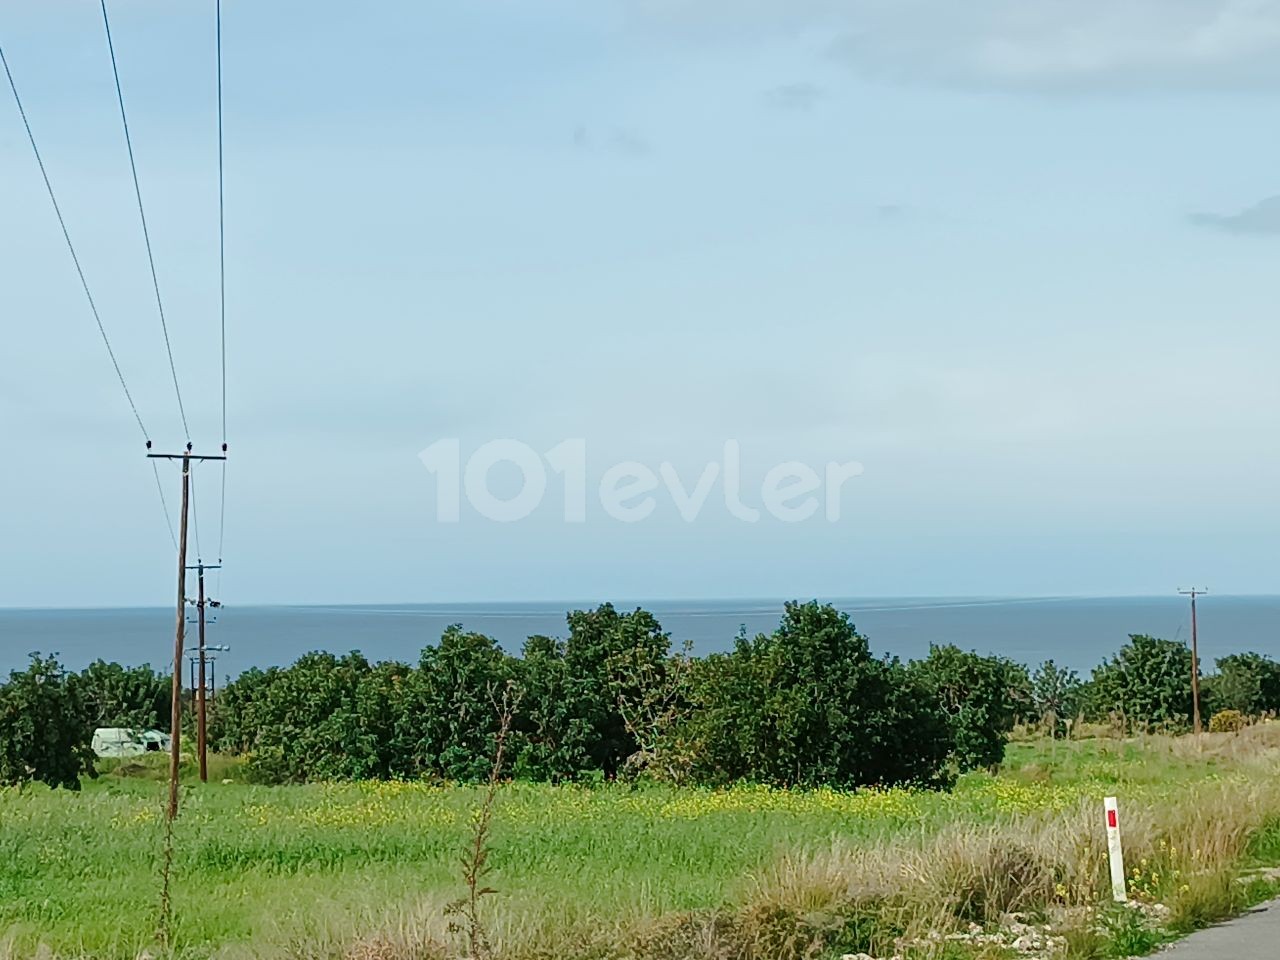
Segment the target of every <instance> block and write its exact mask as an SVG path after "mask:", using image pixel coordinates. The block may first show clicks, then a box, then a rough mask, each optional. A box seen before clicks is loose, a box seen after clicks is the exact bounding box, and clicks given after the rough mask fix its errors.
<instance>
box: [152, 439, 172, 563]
mask: <svg viewBox="0 0 1280 960" xmlns="http://www.w3.org/2000/svg"><path fill="white" fill-rule="evenodd" d="M151 472H152V473H154V474H155V475H156V490H157V491H158V492H159V494H160V508H161V509H162V510H164V522H165V526H167V527H168V528H169V539H170V540H172V541H173V549H174V550H177V549H178V538H177V536H176V535H175V534H174V532H173V518H172V517H170V516H169V501H168V500H166V499H165V496H164V484H162V483H161V482H160V468H159V467H157V466H156V462H155V461H154V460H152V461H151Z"/></svg>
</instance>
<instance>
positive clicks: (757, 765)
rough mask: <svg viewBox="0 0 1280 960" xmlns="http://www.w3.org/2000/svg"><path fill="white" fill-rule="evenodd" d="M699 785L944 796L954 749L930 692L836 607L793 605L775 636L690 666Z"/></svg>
mask: <svg viewBox="0 0 1280 960" xmlns="http://www.w3.org/2000/svg"><path fill="white" fill-rule="evenodd" d="M689 689H690V697H691V699H692V709H691V711H690V714H689V717H688V720H687V728H686V731H685V732H686V734H687V736H688V738H689V741H690V743H691V745H692V748H691V753H692V757H693V764H694V776H695V777H696V778H697V779H699V780H701V781H702V782H706V783H728V782H733V781H736V780H750V781H754V782H760V783H768V784H774V785H779V786H817V785H831V786H838V787H856V786H862V785H868V784H898V783H913V784H939V783H941V782H943V781H944V780H945V779H946V772H945V765H946V761H947V757H948V755H949V754H950V752H951V750H952V747H953V745H954V738H953V736H952V732H951V728H950V724H949V723H948V721H947V718H946V716H945V715H944V714H943V713H942V711H941V709H940V708H939V706H938V704H937V701H936V700H935V698H934V697H933V696H932V695H931V692H930V691H929V690H928V689H926V688H925V687H923V686H922V685H921V684H920V683H919V682H918V680H917V679H916V677H915V676H914V674H912V673H911V672H910V671H909V670H907V669H905V668H904V667H902V666H901V665H900V664H898V663H897V662H896V661H881V660H877V659H875V658H874V657H872V655H871V652H870V650H869V648H868V645H867V641H866V638H865V637H863V636H861V635H859V634H858V633H857V632H856V631H855V630H854V627H853V624H851V623H850V622H849V619H848V617H847V616H846V615H845V614H843V613H839V612H838V611H836V610H835V609H834V608H833V607H831V606H822V605H819V604H817V603H816V602H815V603H807V604H800V603H788V604H787V606H786V613H785V615H784V617H783V620H782V623H781V625H780V626H779V627H778V629H777V630H776V631H775V632H774V633H773V634H771V635H765V634H760V635H758V636H757V637H755V638H754V639H748V638H747V637H746V636H740V637H739V638H738V640H737V644H736V646H735V648H734V650H733V652H732V653H728V654H718V655H713V656H710V657H707V658H706V659H704V660H702V661H699V662H697V664H696V666H695V667H694V669H693V671H692V676H691V678H690V688H689Z"/></svg>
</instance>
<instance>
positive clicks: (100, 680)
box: [73, 660, 173, 730]
mask: <svg viewBox="0 0 1280 960" xmlns="http://www.w3.org/2000/svg"><path fill="white" fill-rule="evenodd" d="M73 682H74V683H75V685H76V686H77V687H78V688H79V691H80V696H81V699H82V700H83V702H84V707H85V710H86V712H87V714H88V718H89V723H90V725H91V726H93V727H128V728H131V729H134V730H153V729H155V728H157V727H159V728H167V727H168V725H169V711H170V705H171V701H172V696H173V681H172V679H171V678H169V677H162V676H160V675H159V674H158V673H156V672H155V671H154V670H152V669H151V667H150V666H149V665H146V664H144V665H143V666H141V667H122V666H121V665H120V664H118V663H107V662H106V661H104V660H95V661H94V662H93V663H91V664H89V666H87V667H85V669H84V670H82V671H81V672H80V673H79V674H78V675H77V676H76V677H75V679H74V681H73Z"/></svg>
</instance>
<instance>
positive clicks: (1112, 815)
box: [1107, 810, 1118, 830]
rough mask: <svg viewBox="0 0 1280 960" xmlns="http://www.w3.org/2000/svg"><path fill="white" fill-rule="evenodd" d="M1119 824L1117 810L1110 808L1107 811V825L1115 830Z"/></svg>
mask: <svg viewBox="0 0 1280 960" xmlns="http://www.w3.org/2000/svg"><path fill="white" fill-rule="evenodd" d="M1117 825H1118V824H1117V823H1116V812H1115V811H1114V810H1108V811H1107V826H1108V827H1111V828H1112V829H1113V830H1114V829H1115V828H1116V826H1117Z"/></svg>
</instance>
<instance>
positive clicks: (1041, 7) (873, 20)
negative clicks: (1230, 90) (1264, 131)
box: [832, 0, 1280, 89]
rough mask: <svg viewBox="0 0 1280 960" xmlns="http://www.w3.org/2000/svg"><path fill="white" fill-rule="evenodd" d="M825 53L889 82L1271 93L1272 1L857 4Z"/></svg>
mask: <svg viewBox="0 0 1280 960" xmlns="http://www.w3.org/2000/svg"><path fill="white" fill-rule="evenodd" d="M857 11H858V12H857V13H856V14H855V15H854V16H853V17H851V20H852V21H853V22H852V23H851V29H850V30H849V31H847V32H846V33H845V34H844V35H843V36H842V37H841V38H840V39H839V40H838V41H836V43H835V44H834V45H833V46H832V53H833V55H834V56H835V57H836V58H837V59H839V60H841V61H843V62H845V63H847V64H849V65H850V66H852V67H854V68H855V69H858V70H860V71H862V72H865V73H868V74H871V75H875V76H881V77H887V78H890V79H901V80H927V81H929V80H931V81H938V82H943V83H953V84H959V85H966V84H969V85H992V86H1004V87H1015V88H1016V87H1025V88H1049V89H1052V88H1079V87H1090V86H1097V87H1101V88H1106V89H1113V88H1116V87H1131V88H1143V87H1155V88H1160V87H1196V88H1203V87H1210V88H1212V87H1224V86H1225V87H1232V86H1249V87H1253V86H1260V85H1265V86H1276V85H1280V0H1034V2H1027V0H968V2H966V3H962V4H957V3H945V2H943V0H868V2H867V3H865V4H860V5H859V6H858V8H857Z"/></svg>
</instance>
